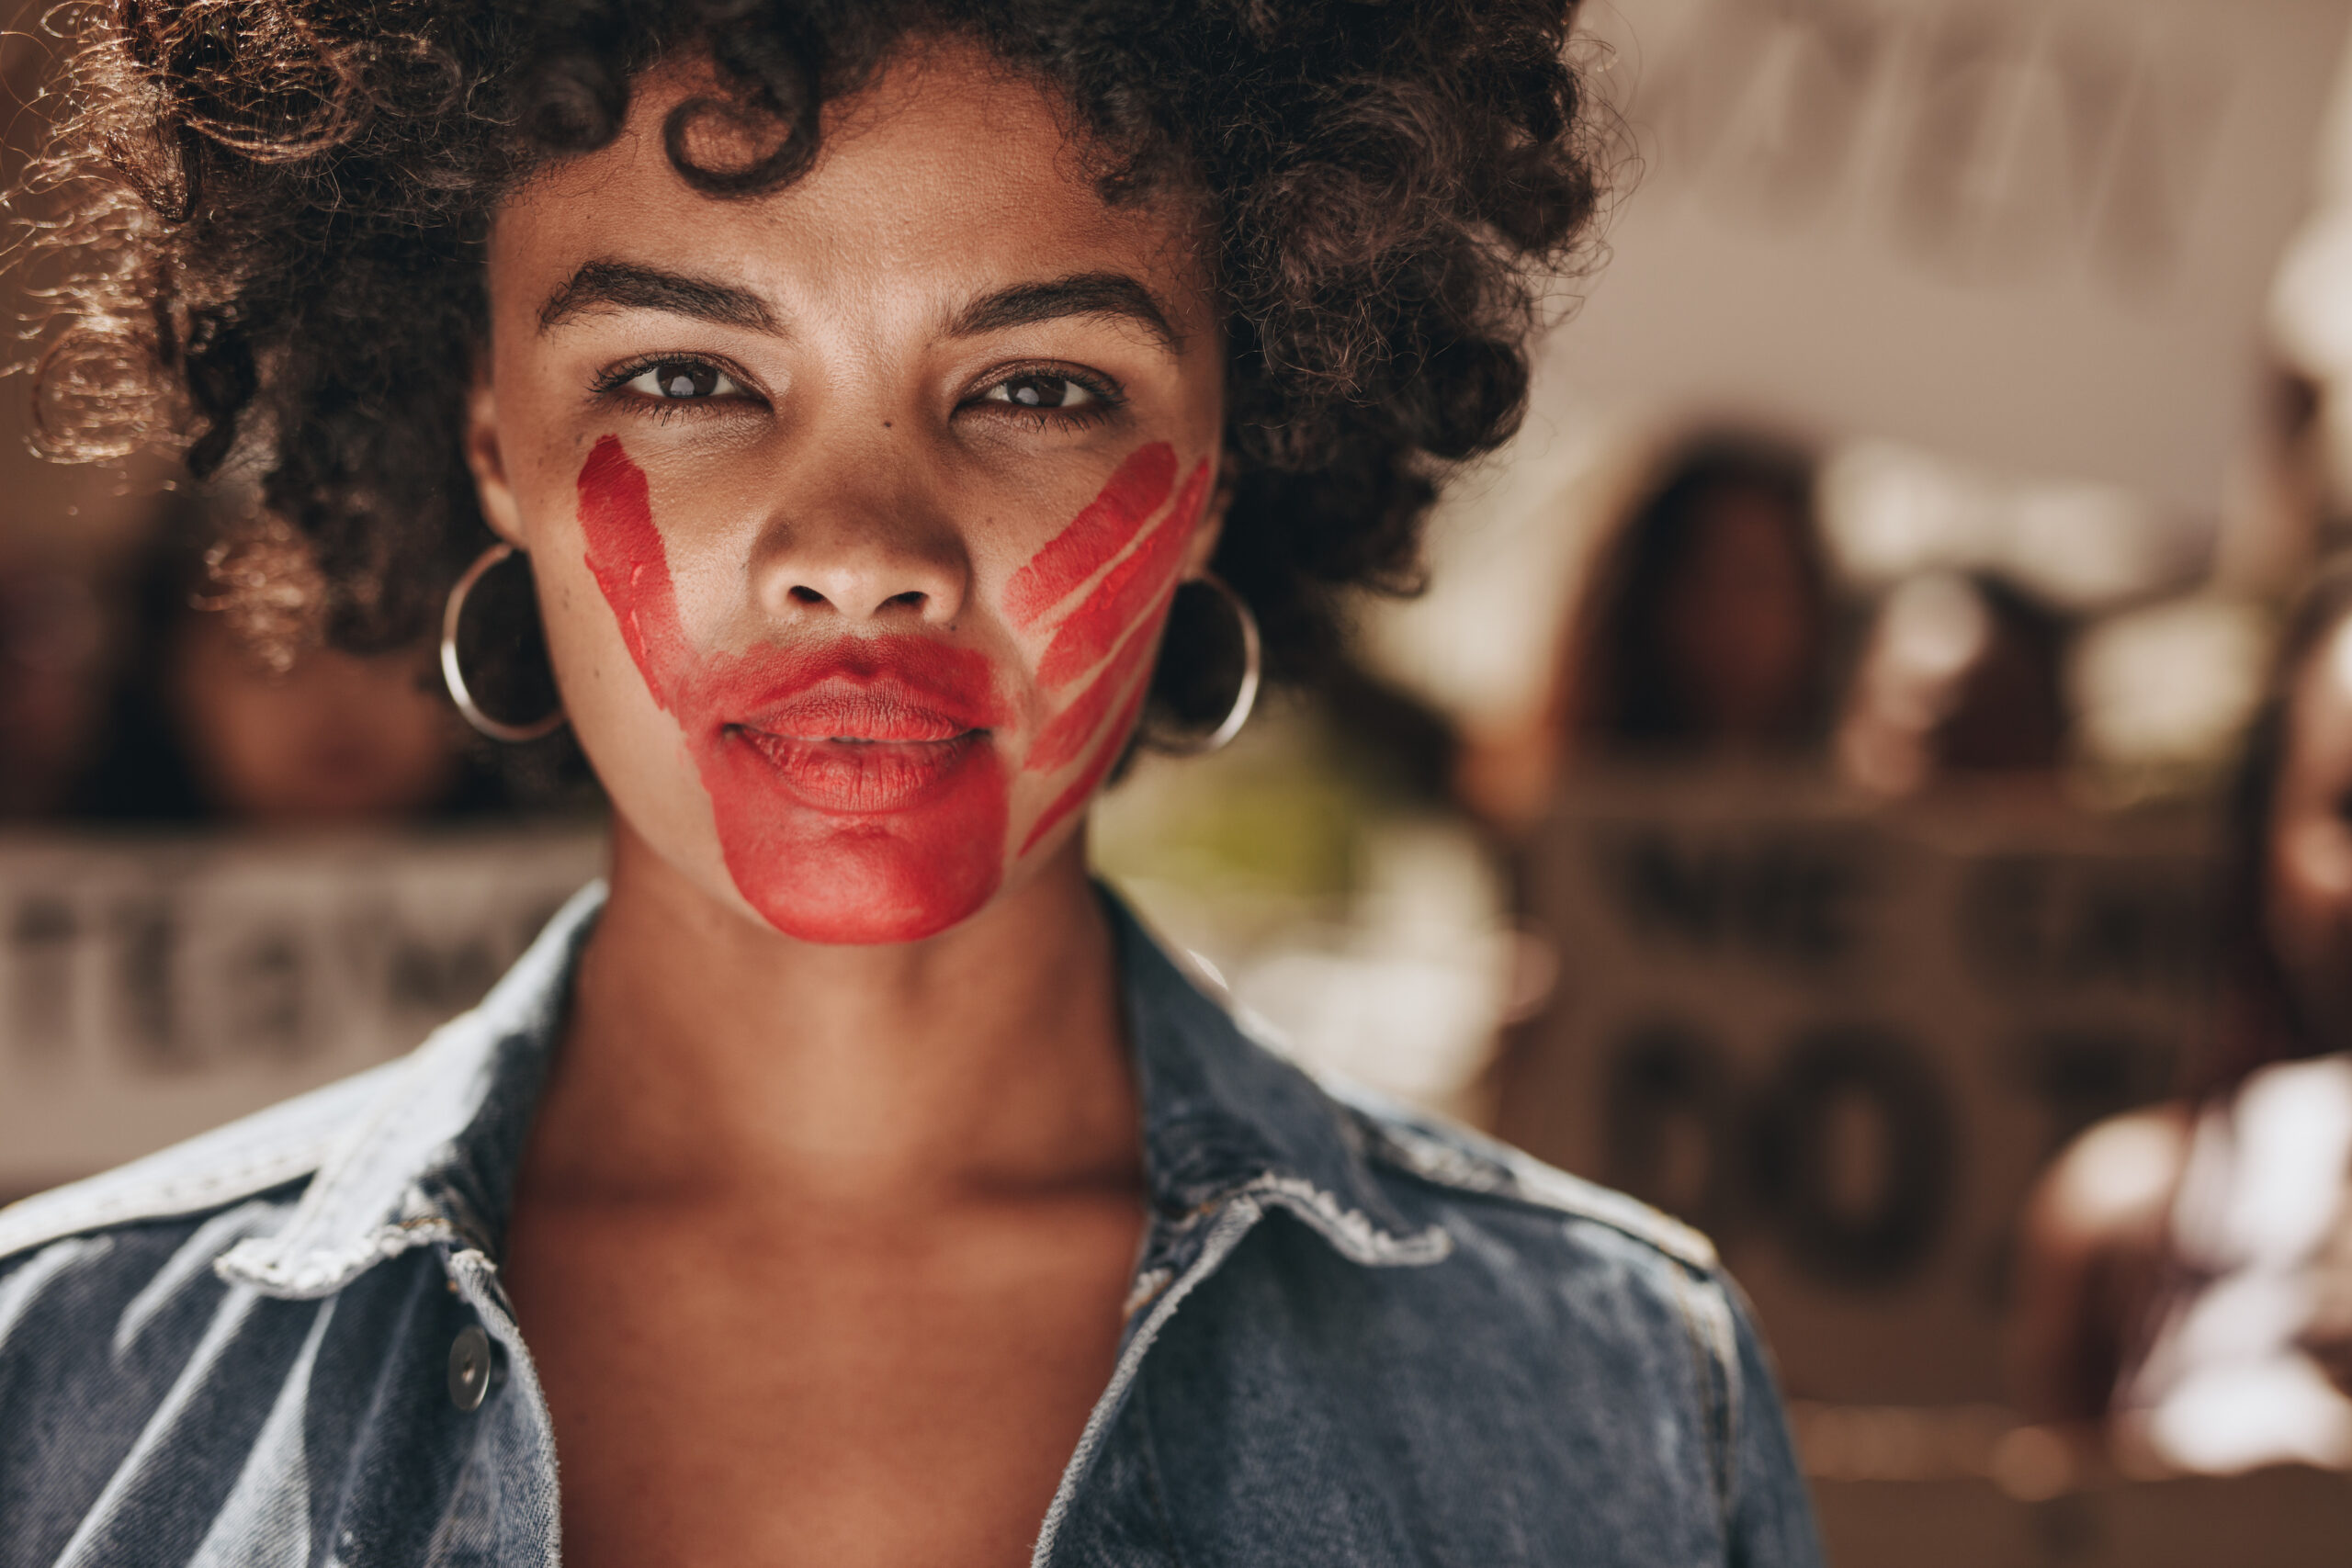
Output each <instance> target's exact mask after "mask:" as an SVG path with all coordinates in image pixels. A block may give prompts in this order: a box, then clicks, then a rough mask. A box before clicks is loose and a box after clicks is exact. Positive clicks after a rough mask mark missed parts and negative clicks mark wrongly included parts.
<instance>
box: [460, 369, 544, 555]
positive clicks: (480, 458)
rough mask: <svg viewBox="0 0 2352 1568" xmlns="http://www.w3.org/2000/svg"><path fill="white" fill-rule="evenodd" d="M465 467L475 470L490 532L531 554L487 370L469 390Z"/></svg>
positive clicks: (478, 372)
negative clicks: (509, 479) (503, 450)
mask: <svg viewBox="0 0 2352 1568" xmlns="http://www.w3.org/2000/svg"><path fill="white" fill-rule="evenodd" d="M466 467H467V468H470V469H472V470H473V476H474V495H475V496H476V498H477V499H479V500H480V502H481V518H482V521H483V522H485V523H487V524H489V525H490V531H491V532H492V533H493V534H495V535H497V536H499V537H500V538H502V539H503V540H505V541H506V542H507V543H508V544H510V545H512V546H514V547H515V548H516V549H518V550H528V549H529V548H530V543H529V541H528V540H526V539H525V538H524V537H523V511H522V508H521V507H519V506H517V505H516V504H515V487H514V486H512V485H510V484H509V483H507V481H506V459H505V457H504V455H503V453H501V452H500V450H499V446H498V394H497V393H496V392H494V391H492V389H491V385H490V371H489V369H488V367H480V368H477V369H476V370H475V372H474V379H473V385H472V386H471V387H469V388H468V389H466Z"/></svg>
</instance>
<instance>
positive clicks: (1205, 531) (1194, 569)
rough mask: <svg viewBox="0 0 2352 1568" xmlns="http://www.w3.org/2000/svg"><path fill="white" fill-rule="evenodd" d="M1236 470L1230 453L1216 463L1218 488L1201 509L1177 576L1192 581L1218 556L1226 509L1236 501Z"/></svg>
mask: <svg viewBox="0 0 2352 1568" xmlns="http://www.w3.org/2000/svg"><path fill="white" fill-rule="evenodd" d="M1232 472H1233V468H1232V459H1231V458H1230V457H1226V458H1223V459H1220V460H1219V462H1218V463H1217V466H1216V489H1215V490H1214V491H1210V492H1209V503H1208V505H1206V506H1205V507H1203V508H1202V509H1201V520H1200V522H1198V523H1197V524H1195V525H1193V537H1192V541H1191V542H1190V543H1189V544H1187V545H1186V546H1185V547H1184V565H1183V569H1182V570H1181V571H1179V572H1178V573H1177V580H1178V581H1182V582H1190V581H1193V579H1194V578H1196V577H1198V576H1200V575H1201V574H1202V573H1203V572H1204V571H1206V570H1208V569H1209V562H1210V561H1212V560H1215V559H1216V545H1217V541H1218V540H1219V539H1222V538H1223V537H1225V513H1226V511H1227V508H1229V507H1231V506H1232V504H1233V480H1232V479H1231V478H1230V476H1231V474H1232Z"/></svg>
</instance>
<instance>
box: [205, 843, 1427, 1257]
mask: <svg viewBox="0 0 2352 1568" xmlns="http://www.w3.org/2000/svg"><path fill="white" fill-rule="evenodd" d="M1098 891H1099V893H1100V895H1101V897H1102V898H1103V907H1104V908H1105V910H1106V912H1107V913H1108V915H1109V918H1110V919H1111V922H1112V926H1113V929H1114V932H1115V935H1116V940H1117V952H1118V958H1119V964H1120V970H1121V976H1122V980H1123V983H1124V984H1123V989H1124V992H1125V999H1126V1008H1127V1026H1128V1031H1129V1036H1130V1039H1131V1041H1132V1043H1133V1047H1134V1051H1135V1057H1136V1076H1137V1082H1138V1087H1139V1089H1140V1093H1141V1098H1142V1101H1143V1114H1144V1128H1143V1134H1144V1154H1145V1164H1146V1170H1147V1179H1148V1183H1149V1189H1150V1196H1151V1201H1152V1206H1153V1209H1154V1211H1155V1213H1157V1215H1158V1216H1159V1220H1160V1221H1161V1222H1162V1224H1161V1229H1162V1232H1163V1233H1164V1235H1167V1236H1170V1237H1181V1236H1182V1235H1186V1234H1188V1233H1193V1232H1196V1231H1197V1230H1198V1229H1199V1227H1200V1224H1201V1222H1202V1221H1204V1220H1205V1219H1206V1218H1208V1217H1209V1216H1210V1215H1212V1214H1214V1213H1216V1212H1217V1211H1219V1210H1220V1209H1222V1208H1223V1207H1224V1206H1225V1205H1226V1204H1227V1203H1229V1202H1230V1201H1233V1200H1235V1199H1236V1198H1239V1197H1243V1196H1248V1197H1250V1198H1251V1199H1252V1200H1253V1201H1255V1202H1256V1203H1257V1204H1259V1205H1260V1206H1261V1207H1263V1208H1281V1209H1284V1210H1287V1211H1288V1212H1290V1213H1293V1214H1295V1215H1296V1216H1297V1217H1298V1218H1299V1219H1300V1220H1302V1221H1303V1222H1305V1223H1306V1224H1307V1225H1308V1226H1309V1228H1311V1229H1312V1230H1314V1231H1315V1232H1316V1233H1317V1235H1321V1236H1322V1237H1323V1238H1324V1239H1325V1240H1326V1241H1328V1242H1329V1243H1330V1245H1331V1246H1332V1247H1334V1248H1335V1249H1336V1250H1337V1251H1339V1252H1340V1254H1341V1255H1342V1256H1344V1257H1347V1258H1351V1259H1353V1260H1354V1261H1356V1262H1359V1263H1363V1264H1367V1265H1393V1264H1408V1265H1410V1264H1425V1263H1433V1262H1435V1261H1437V1260H1438V1259H1439V1258H1442V1257H1444V1256H1445V1255H1446V1253H1447V1252H1448V1251H1449V1250H1450V1244H1449V1242H1448V1239H1447V1237H1446V1235H1445V1234H1444V1233H1443V1232H1442V1231H1440V1230H1427V1231H1420V1232H1415V1231H1413V1230H1411V1229H1410V1227H1408V1224H1406V1222H1405V1221H1404V1220H1403V1219H1402V1218H1401V1217H1400V1216H1399V1215H1398V1214H1397V1211H1396V1209H1395V1207H1394V1206H1393V1205H1392V1204H1391V1203H1390V1202H1389V1201H1388V1199H1387V1197H1386V1196H1385V1194H1384V1193H1383V1191H1382V1190H1381V1188H1380V1185H1379V1182H1378V1180H1377V1179H1375V1177H1374V1174H1373V1171H1372V1169H1371V1168H1370V1166H1369V1165H1368V1163H1367V1160H1366V1156H1365V1150H1364V1133H1363V1125H1362V1123H1361V1122H1360V1121H1359V1120H1358V1119H1357V1118H1356V1117H1355V1116H1354V1115H1353V1114H1352V1113H1351V1112H1350V1111H1346V1110H1344V1109H1343V1108H1342V1107H1340V1105H1339V1104H1338V1103H1337V1102H1335V1101H1334V1100H1331V1099H1330V1098H1329V1096H1327V1095H1326V1094H1324V1092H1323V1091H1322V1090H1321V1089H1319V1088H1317V1085H1316V1084H1315V1082H1314V1081H1313V1080H1312V1079H1310V1078H1309V1077H1307V1076H1306V1074H1305V1073H1303V1072H1301V1071H1300V1070H1299V1069H1298V1068H1297V1067H1295V1066H1292V1065H1290V1064H1289V1063H1287V1062H1284V1061H1283V1060H1282V1059H1280V1058H1279V1057H1277V1056H1274V1055H1272V1054H1270V1053H1269V1052H1267V1051H1266V1050H1264V1049H1263V1048H1262V1047H1261V1046H1259V1045H1258V1044H1256V1043H1254V1042H1252V1041H1251V1040H1250V1039H1249V1037H1248V1036H1246V1035H1244V1034H1243V1033H1242V1032H1241V1031H1240V1029H1239V1028H1238V1026H1237V1025H1236V1024H1235V1023H1234V1021H1233V1019H1232V1016H1231V1015H1230V1014H1229V1013H1228V1012H1227V1010H1226V1009H1225V1008H1224V1007H1223V1006H1221V1005H1220V1004H1219V1003H1218V1002H1216V1001H1215V1000H1212V999H1211V998H1210V997H1209V996H1208V995H1206V994H1204V990H1203V989H1202V987H1201V986H1200V985H1198V984H1195V982H1194V980H1193V978H1192V977H1190V976H1188V975H1187V974H1186V973H1185V972H1184V971H1183V970H1182V969H1181V968H1180V967H1179V966H1178V964H1177V962H1176V961H1175V960H1173V959H1171V958H1170V955H1169V953H1168V952H1167V951H1166V950H1165V949H1164V948H1163V947H1162V946H1161V945H1160V943H1159V942H1158V941H1156V940H1155V939H1154V938H1153V937H1152V935H1151V934H1150V933H1149V932H1148V931H1147V930H1146V929H1145V928H1144V926H1143V924H1142V922H1141V921H1140V920H1138V919H1136V916H1135V915H1134V914H1133V912H1132V911H1130V910H1129V909H1128V908H1126V906H1125V903H1124V902H1122V901H1121V900H1120V899H1119V897H1117V896H1116V895H1115V894H1114V893H1112V892H1111V891H1110V890H1108V889H1107V888H1098ZM604 901H605V887H604V885H603V884H602V883H601V882H600V883H594V884H591V885H590V886H587V887H585V888H583V889H582V891H581V892H580V893H579V894H577V895H575V896H574V897H572V899H571V902H570V903H568V904H566V905H565V906H564V908H563V909H562V910H561V911H560V913H559V914H558V915H557V916H556V917H555V919H553V920H552V921H550V922H549V923H548V928H547V930H546V931H544V932H542V933H541V935H540V936H539V938H538V940H537V942H534V943H533V944H532V946H531V948H530V951H529V952H527V953H525V954H524V955H523V957H522V959H521V960H520V961H519V962H518V963H516V964H515V967H514V968H513V969H511V970H509V971H508V972H507V974H506V976H505V977H504V978H503V979H502V980H501V981H500V982H499V983H498V985H497V986H496V987H494V988H492V991H491V993H490V995H489V996H488V997H486V998H483V1000H482V1002H481V1006H479V1007H477V1008H476V1009H474V1010H473V1011H471V1012H469V1013H468V1014H466V1015H464V1016H463V1017H461V1018H458V1019H457V1020H454V1021H451V1022H450V1023H448V1024H447V1025H445V1026H443V1027H442V1028H441V1029H439V1030H437V1031H436V1032H435V1033H434V1034H433V1036H432V1037H431V1038H430V1039H428V1040H427V1041H426V1042H425V1043H424V1045H423V1046H421V1047H419V1049H418V1050H417V1051H416V1052H415V1053H414V1055H412V1056H411V1057H410V1058H409V1060H408V1062H407V1063H406V1064H405V1065H404V1066H403V1068H402V1069H401V1071H400V1072H398V1073H397V1074H396V1075H395V1076H394V1077H392V1079H391V1081H390V1083H389V1084H388V1085H387V1087H386V1089H385V1092H384V1093H383V1094H382V1095H381V1096H380V1097H379V1099H378V1100H376V1102H375V1103H374V1104H373V1105H371V1106H370V1107H369V1108H368V1111H367V1112H366V1113H365V1114H364V1115H362V1116H361V1117H360V1118H358V1119H357V1121H356V1122H355V1124H354V1125H353V1127H352V1129H351V1131H350V1132H349V1133H348V1134H346V1135H345V1137H344V1138H343V1139H342V1140H341V1141H340V1142H339V1143H338V1144H337V1145H336V1146H335V1148H334V1150H333V1152H332V1153H330V1154H329V1155H328V1156H327V1157H326V1158H325V1160H324V1161H323V1162H322V1165H321V1166H320V1168H319V1171H318V1174H317V1176H316V1177H315V1178H314V1179H312V1180H311V1184H310V1186H309V1187H308V1189H307V1190H305V1191H304V1193H303V1195H302V1198H301V1201H300V1204H299V1205H298V1206H297V1208H296V1211H295V1213H294V1215H293V1217H292V1218H291V1220H290V1221H289V1222H288V1224H287V1226H286V1227H285V1228H284V1229H283V1230H281V1231H279V1232H278V1233H277V1235H271V1236H256V1237H252V1238H249V1239H247V1240H245V1241H243V1242H241V1243H239V1244H238V1246H237V1247H235V1248H233V1249H232V1251H231V1252H230V1253H229V1254H228V1255H227V1256H226V1257H224V1258H221V1259H220V1265H219V1267H220V1272H221V1273H222V1274H223V1275H224V1276H226V1277H227V1278H229V1279H232V1280H238V1281H241V1282H243V1283H246V1284H249V1285H251V1286H253V1287H254V1288H255V1289H256V1290H259V1291H261V1292H264V1293H266V1294H269V1295H274V1296H285V1297H315V1296H323V1295H328V1294H331V1293H333V1292H336V1291H339V1290H341V1289H343V1288H344V1287H345V1285H347V1284H349V1283H350V1282H351V1281H352V1280H356V1279H357V1278H358V1277H359V1276H360V1275H361V1274H363V1273H365V1272H366V1271H367V1270H368V1269H370V1268H372V1267H374V1266H375V1265H376V1264H378V1263H379V1262H382V1261H384V1260H385V1259H387V1258H393V1257H396V1256H398V1255H399V1254H401V1253H402V1252H405V1251H408V1250H409V1249H410V1248H412V1247H420V1246H426V1245H435V1244H438V1245H443V1246H447V1247H452V1248H456V1249H466V1250H473V1251H479V1252H482V1253H485V1254H488V1255H490V1256H492V1257H495V1256H496V1255H497V1251H498V1242H499V1239H500V1237H501V1235H502V1234H503V1230H504V1220H505V1213H506V1202H507V1196H508V1193H509V1190H510V1189H511V1188H512V1185H513V1181H514V1176H515V1168H516V1167H517V1166H518V1165H519V1163H520V1161H521V1158H522V1154H523V1145H524V1142H525V1140H526V1137H527V1136H528V1134H529V1131H530V1125H531V1118H532V1115H533V1113H534V1112H535V1111H536V1110H537V1104H538V1098H539V1092H540V1089H541V1087H542V1086H543V1084H544V1083H545V1081H546V1077H547V1067H548V1060H549V1058H550V1056H551V1055H552V1053H553V1050H554V1046H555V1043H556V1042H557V1040H558V1039H559V1038H560V1036H561V1034H562V1030H563V1022H564V1014H565V1009H566V1006H567V1004H568V1000H569V998H570V996H571V977H572V975H573V972H574V969H575V968H576V966H577V964H578V962H579V956H580V951H581V948H582V944H583V943H584V942H585V941H586V940H587V936H588V933H589V931H591V930H593V929H594V924H595V919H596V916H597V914H598V912H599V911H600V910H601V909H602V908H604Z"/></svg>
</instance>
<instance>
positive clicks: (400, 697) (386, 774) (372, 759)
mask: <svg viewBox="0 0 2352 1568" xmlns="http://www.w3.org/2000/svg"><path fill="white" fill-rule="evenodd" d="M171 499H172V501H173V502H174V503H173V504H170V505H167V506H165V507H164V509H163V510H162V515H161V516H160V517H159V518H158V519H157V521H156V523H155V525H153V529H152V530H151V532H150V534H149V536H148V538H147V542H146V545H145V547H144V549H143V551H142V552H141V558H140V559H139V561H138V563H137V566H136V569H135V570H134V573H133V579H132V583H131V592H130V601H131V603H130V609H131V615H130V638H129V640H128V646H127V647H126V648H125V649H123V650H122V652H123V656H122V658H121V660H120V668H121V671H122V674H121V677H120V679H119V682H118V686H117V690H116V693H115V695H114V699H113V702H112V705H111V707H110V709H109V711H108V713H107V721H106V726H105V730H104V738H103V749H102V750H101V752H100V754H99V756H98V758H97V760H96V763H95V765H94V766H92V767H91V768H90V769H89V770H88V772H87V773H85V775H84V776H83V777H82V779H81V780H80V782H79V783H78V784H76V785H75V786H74V787H73V788H72V789H71V790H69V791H68V792H66V794H65V795H64V796H63V798H62V800H60V801H59V802H58V803H57V805H58V811H59V813H60V814H61V815H65V816H70V817H73V818H79V819H82V820H85V821H98V822H111V823H134V822H135V823H150V824H163V823H180V824H193V823H198V822H233V823H240V824H246V825H254V826H281V827H293V826H310V827H317V826H327V825H356V824H360V823H389V822H397V821H404V820H414V819H419V818H454V817H469V816H478V815H481V814H484V813H489V812H495V811H499V810H501V809H503V808H504V807H507V806H508V805H509V792H508V790H507V787H506V784H505V782H504V780H503V778H502V777H501V776H500V775H499V774H498V773H494V772H493V771H492V768H491V767H490V766H489V765H488V764H487V763H486V762H485V761H483V760H482V758H481V752H480V750H479V748H478V746H477V745H475V744H469V741H470V740H471V737H470V736H469V732H468V731H467V730H466V728H465V727H464V726H463V724H461V723H460V722H459V720H458V715H457V712H456V710H455V709H454V708H452V707H451V705H450V704H449V701H448V698H447V695H445V694H444V693H443V692H442V689H441V676H440V671H439V670H438V668H437V667H436V666H435V661H434V644H433V642H432V641H431V639H429V638H427V639H424V640H419V641H414V642H411V643H408V644H406V645H405V646H401V647H396V648H392V649H386V650H383V651H368V652H346V651H345V650H344V649H337V648H332V647H327V646H323V645H321V644H319V643H317V642H316V641H315V640H314V639H310V638H306V637H303V636H302V635H301V632H302V628H301V627H300V624H299V622H298V621H297V620H296V619H295V618H294V617H291V616H279V617H277V618H276V619H275V620H273V618H272V617H271V616H270V615H267V614H266V605H262V604H255V603H254V601H255V599H256V598H257V597H258V595H257V594H255V593H253V592H241V591H240V590H241V584H240V583H239V581H237V579H238V577H239V576H240V574H241V573H259V574H261V575H263V576H267V575H269V569H270V567H271V566H272V565H274V564H282V563H284V562H288V561H291V560H293V559H295V557H293V555H292V554H291V552H289V551H288V550H287V549H286V547H285V542H284V541H282V540H280V541H278V542H277V545H276V547H275V553H276V555H277V557H278V558H279V560H278V562H277V563H273V562H269V561H267V560H266V559H264V558H266V557H268V556H269V555H270V554H271V553H272V549H273V547H272V545H271V544H270V543H269V541H268V536H266V534H265V535H263V536H260V537H254V538H242V539H240V538H235V537H232V536H228V535H226V534H224V532H223V530H222V528H221V527H220V522H219V519H218V517H217V515H216V513H215V510H214V509H213V508H212V507H209V506H206V505H203V504H200V503H198V502H195V501H193V500H190V499H187V495H186V492H181V493H180V494H179V495H177V496H175V497H173V498H171Z"/></svg>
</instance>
